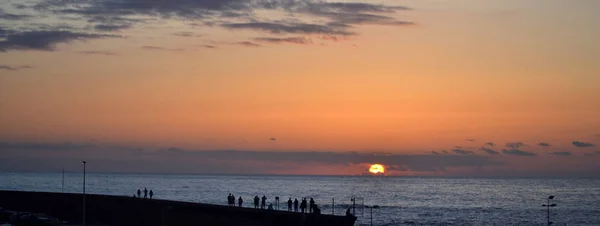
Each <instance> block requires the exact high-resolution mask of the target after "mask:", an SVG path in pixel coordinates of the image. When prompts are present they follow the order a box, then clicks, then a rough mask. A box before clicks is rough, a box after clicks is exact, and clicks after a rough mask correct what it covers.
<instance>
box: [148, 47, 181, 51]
mask: <svg viewBox="0 0 600 226" xmlns="http://www.w3.org/2000/svg"><path fill="white" fill-rule="evenodd" d="M142 49H145V50H156V51H171V52H180V51H184V49H172V48H165V47H160V46H142Z"/></svg>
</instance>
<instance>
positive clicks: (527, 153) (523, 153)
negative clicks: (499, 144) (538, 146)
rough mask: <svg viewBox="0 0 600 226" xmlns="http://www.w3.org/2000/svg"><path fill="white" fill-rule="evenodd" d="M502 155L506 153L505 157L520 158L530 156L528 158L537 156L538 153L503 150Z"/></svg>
mask: <svg viewBox="0 0 600 226" xmlns="http://www.w3.org/2000/svg"><path fill="white" fill-rule="evenodd" d="M502 153H504V154H505V155H518V156H528V157H533V156H537V154H536V153H533V152H526V151H521V150H519V149H509V150H506V149H504V150H502Z"/></svg>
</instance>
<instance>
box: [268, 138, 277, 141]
mask: <svg viewBox="0 0 600 226" xmlns="http://www.w3.org/2000/svg"><path fill="white" fill-rule="evenodd" d="M269 140H272V141H276V140H277V138H275V137H271V138H269Z"/></svg>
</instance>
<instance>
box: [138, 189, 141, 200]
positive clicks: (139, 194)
mask: <svg viewBox="0 0 600 226" xmlns="http://www.w3.org/2000/svg"><path fill="white" fill-rule="evenodd" d="M137 194H138V196H137V197H138V198H139V197H142V191H140V189H138V191H137Z"/></svg>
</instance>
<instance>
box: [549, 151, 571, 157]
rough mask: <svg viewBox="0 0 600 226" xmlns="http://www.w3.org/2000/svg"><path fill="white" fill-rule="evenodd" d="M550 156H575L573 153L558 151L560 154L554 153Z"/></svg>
mask: <svg viewBox="0 0 600 226" xmlns="http://www.w3.org/2000/svg"><path fill="white" fill-rule="evenodd" d="M549 154H551V155H556V156H571V155H573V153H571V152H568V151H558V152H552V153H549Z"/></svg>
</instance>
